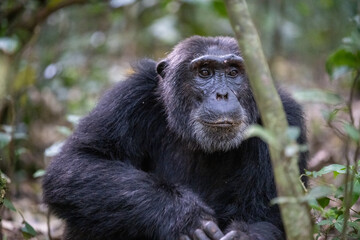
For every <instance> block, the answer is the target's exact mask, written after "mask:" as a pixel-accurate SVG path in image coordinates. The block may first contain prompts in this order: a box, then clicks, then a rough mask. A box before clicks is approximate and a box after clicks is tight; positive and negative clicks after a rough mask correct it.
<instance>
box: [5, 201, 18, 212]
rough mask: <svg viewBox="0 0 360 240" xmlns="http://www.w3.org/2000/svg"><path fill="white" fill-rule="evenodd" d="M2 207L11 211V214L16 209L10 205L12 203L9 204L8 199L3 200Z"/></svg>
mask: <svg viewBox="0 0 360 240" xmlns="http://www.w3.org/2000/svg"><path fill="white" fill-rule="evenodd" d="M4 206H5V207H6V208H7V209H10V210H11V211H13V212H16V208H15V206H14V205H13V204H12V202H10V200H9V199H6V198H5V199H4Z"/></svg>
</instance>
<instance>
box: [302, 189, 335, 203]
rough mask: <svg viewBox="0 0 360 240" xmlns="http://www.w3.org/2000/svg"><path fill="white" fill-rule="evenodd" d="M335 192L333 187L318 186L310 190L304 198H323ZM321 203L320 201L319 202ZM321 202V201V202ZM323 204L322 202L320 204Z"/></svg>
mask: <svg viewBox="0 0 360 240" xmlns="http://www.w3.org/2000/svg"><path fill="white" fill-rule="evenodd" d="M331 193H333V189H332V188H331V187H328V186H317V187H314V188H313V189H311V190H310V192H309V193H308V194H307V195H305V197H304V198H303V199H304V200H307V201H309V200H311V199H321V198H324V197H326V196H328V195H330V194H331ZM318 203H319V202H318ZM319 204H320V203H319ZM320 205H321V204H320Z"/></svg>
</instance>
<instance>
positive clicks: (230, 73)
mask: <svg viewBox="0 0 360 240" xmlns="http://www.w3.org/2000/svg"><path fill="white" fill-rule="evenodd" d="M228 75H229V76H230V77H237V76H238V75H239V71H238V70H236V69H232V70H231V71H230V72H229V73H228Z"/></svg>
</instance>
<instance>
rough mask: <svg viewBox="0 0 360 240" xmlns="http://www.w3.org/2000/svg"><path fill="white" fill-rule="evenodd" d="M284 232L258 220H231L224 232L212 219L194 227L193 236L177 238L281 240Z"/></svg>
mask: <svg viewBox="0 0 360 240" xmlns="http://www.w3.org/2000/svg"><path fill="white" fill-rule="evenodd" d="M282 239H285V237H284V233H283V232H282V231H280V230H279V229H278V228H277V227H275V226H274V225H273V224H271V223H268V222H258V223H254V224H247V223H244V222H233V223H232V224H230V226H229V227H228V228H227V229H226V234H224V233H223V232H222V231H221V230H220V228H219V227H218V226H217V224H216V223H214V222H213V221H203V222H202V224H201V228H199V229H196V230H195V232H194V233H193V237H192V238H190V237H189V236H188V235H183V236H181V237H180V239H179V240H282Z"/></svg>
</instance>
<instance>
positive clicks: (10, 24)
mask: <svg viewBox="0 0 360 240" xmlns="http://www.w3.org/2000/svg"><path fill="white" fill-rule="evenodd" d="M248 5H249V8H250V11H251V15H252V18H253V21H254V22H255V25H256V27H257V29H258V32H259V34H260V38H261V41H262V44H263V48H264V51H265V54H266V57H267V59H268V62H269V65H270V68H271V71H272V74H273V77H274V79H275V80H276V82H277V83H279V84H280V85H281V86H282V87H283V88H285V89H287V90H288V91H289V92H290V93H291V94H293V95H294V96H295V97H296V98H297V99H298V100H300V101H301V102H302V104H303V105H304V108H305V113H306V118H307V122H308V136H309V142H310V144H309V150H310V157H311V159H310V162H309V170H310V171H318V170H320V169H322V168H323V167H324V166H326V165H329V164H333V163H336V164H345V165H346V159H345V157H344V156H345V155H346V154H347V153H346V152H344V149H345V150H346V149H347V150H349V146H346V145H344V144H343V143H344V142H343V140H342V139H341V137H339V136H338V135H337V134H336V131H337V129H335V128H332V127H331V126H329V118H328V115H329V112H330V113H334V109H340V107H338V106H341V104H343V103H344V102H346V101H347V99H348V98H349V92H350V89H351V86H352V85H351V84H352V82H353V81H354V80H353V79H354V76H353V75H352V74H351V72H350V73H347V74H344V73H345V72H348V71H345V70H346V69H345V70H344V68H342V69H340V70H339V69H338V70H339V71H336V72H335V73H334V72H333V74H332V75H331V76H329V74H328V72H327V71H326V61H327V59H328V58H329V56H331V55H332V54H333V53H334V52H335V51H336V50H337V49H338V48H339V47H341V46H342V45H343V44H347V43H349V41H350V42H351V43H352V44H355V45H356V44H358V46H360V35H359V30H360V28H359V26H360V17H359V15H358V14H359V13H360V2H359V1H357V0H342V1H340V0H317V1H313V0H302V1H297V0H287V1H285V0H252V1H248ZM357 24H358V25H357ZM357 27H358V29H357ZM191 35H203V36H216V35H229V36H233V31H232V28H231V26H230V23H229V21H228V16H227V13H226V9H225V6H224V3H223V2H222V1H221V0H110V1H102V0H1V1H0V100H1V102H0V166H1V172H2V176H3V177H4V178H5V179H6V181H7V189H6V192H7V193H6V199H5V202H4V205H5V206H6V207H2V208H1V212H0V214H1V216H0V218H1V219H2V221H1V223H2V237H3V239H23V238H26V239H28V238H32V239H49V238H52V239H59V237H60V236H61V229H62V228H61V226H62V225H61V222H60V221H59V220H57V219H56V218H54V217H51V218H50V219H51V221H50V223H49V221H48V219H49V218H48V211H47V209H46V206H44V205H43V204H42V201H41V186H40V183H41V176H42V175H43V173H44V169H45V168H46V166H47V165H48V163H49V161H50V160H51V157H52V156H54V154H56V152H57V151H58V150H59V147H60V146H61V143H62V141H63V140H64V139H65V138H66V137H67V136H69V134H71V132H72V129H73V127H74V126H75V125H76V122H77V121H78V119H79V118H80V117H82V116H84V115H85V114H87V113H88V112H89V111H90V110H91V109H92V108H93V107H94V105H95V104H96V102H97V99H98V98H99V96H100V95H101V94H102V93H103V91H104V90H105V89H107V88H108V87H110V86H111V85H112V84H114V83H115V82H117V81H122V80H124V79H125V78H126V76H127V75H128V74H130V73H131V72H132V70H131V64H132V63H134V62H136V61H137V60H139V59H141V58H143V57H148V58H154V59H156V60H159V59H161V58H163V57H164V56H165V55H166V53H167V52H169V51H170V50H171V48H172V47H173V46H174V45H175V44H176V43H177V42H178V41H180V40H182V39H184V38H186V37H189V36H191ZM359 49H360V47H359ZM359 52H360V51H359ZM354 56H357V58H356V59H355V61H357V63H358V64H359V62H360V54H359V55H356V54H355V55H354ZM347 57H348V58H346V57H345V60H344V59H343V61H345V62H346V61H347V62H348V61H350V60H349V59H350V58H351V57H349V56H347ZM339 61H340V60H336V59H335V61H334V59H333V62H331V61H330V63H329V61H328V68H329V64H330V65H331V64H333V65H334V64H335V65H336V64H337V63H338V62H339ZM338 65H341V64H338ZM344 65H346V64H344ZM355 65H356V64H355ZM356 66H358V65H356ZM328 70H329V69H328ZM340 75H341V77H340V78H339V76H340ZM339 79H340V80H339ZM354 89H355V90H354V98H353V99H352V102H353V105H352V112H353V117H354V118H355V123H354V126H355V129H356V128H357V127H358V123H359V119H360V101H358V99H359V98H358V97H359V93H360V92H359V91H360V84H357V85H356V86H355V88H354ZM337 112H338V111H337ZM324 116H325V117H324ZM326 116H327V117H326ZM330 125H331V124H330ZM350 130H351V129H350ZM350 130H349V131H350ZM356 131H357V132H356ZM356 131H355V133H354V134H359V132H358V130H356ZM350 134H351V131H350ZM354 138H356V136H355V137H354ZM357 143H358V142H357ZM350 150H351V149H350ZM350 150H349V151H350ZM356 161H357V159H355V162H353V163H351V164H355V166H356ZM328 172H330V171H328ZM332 172H333V174H334V175H335V174H336V173H337V174H339V173H344V172H342V171H341V170H339V169H337V170H336V171H335V170H333V171H332ZM355 172H356V167H355ZM356 174H358V172H356ZM325 175H326V174H325ZM354 176H355V175H354ZM356 176H357V175H356ZM324 179H325V180H324ZM324 179H323V180H318V181H314V182H313V184H317V183H318V182H319V181H326V182H331V184H335V185H336V184H337V183H338V184H339V182H340V180H339V178H336V179H335V180H334V178H333V177H332V176H330V177H329V176H325V178H324ZM359 179H360V177H359ZM355 180H356V179H355ZM359 181H360V180H359ZM355 186H357V185H355ZM359 186H360V184H359ZM354 189H355V190H354V192H355V193H356V191H357V190H359V193H360V187H359V189H357V188H356V187H355V188H354ZM320 197H322V198H323V197H324V196H323V195H321V196H320ZM357 197H358V196H357ZM340 199H341V198H340ZM357 200H358V198H356V199H355V202H354V204H355V205H354V206H353V214H355V215H354V216H355V219H356V220H359V219H360V215H359V206H357V205H356V202H357ZM95 201H96V200H95ZM318 202H320V205H321V207H323V209H322V210H324V209H328V208H329V206H330V205H331V204H330V205H329V206H328V204H329V203H327V204H321V201H318ZM331 207H333V206H331ZM337 209H339V208H337ZM356 209H357V210H356ZM320 210H321V209H320ZM324 211H325V210H324ZM356 214H357V215H359V217H356V216H357V215H356ZM319 218H320V219H316V220H315V221H322V220H324V219H325V220H328V219H329V216H327V218H326V216H325V217H324V216H320V217H319ZM338 218H339V214H338V215H337V216H336V218H335V217H334V219H335V220H334V219H332V221H329V222H327V223H326V224H325V223H324V224H322V225H324V226H325V225H327V227H326V229H325V231H327V233H330V232H331V231H332V230H333V229H337V230H339V231H340V230H341V229H338V228H337V226H336V224H335V223H336V221H337V219H338ZM354 222H356V221H354ZM357 223H358V224H359V222H357ZM48 225H51V227H50V228H51V236H50V235H49V234H48ZM350 227H351V224H350ZM353 230H354V232H355V234H356V233H357V234H358V233H359V231H360V227H358V228H356V226H355V227H353ZM340 232H341V231H340ZM324 236H325V237H326V234H323V236H322V237H324ZM324 239H325V238H324ZM329 239H331V238H329Z"/></svg>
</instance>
